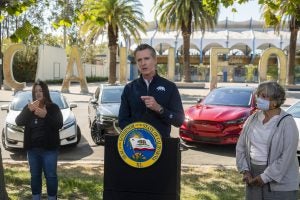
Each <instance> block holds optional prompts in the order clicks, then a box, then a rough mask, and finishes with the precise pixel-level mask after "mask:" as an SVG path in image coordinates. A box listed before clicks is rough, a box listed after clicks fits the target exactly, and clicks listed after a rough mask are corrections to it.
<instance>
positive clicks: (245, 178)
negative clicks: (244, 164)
mask: <svg viewBox="0 0 300 200" xmlns="http://www.w3.org/2000/svg"><path fill="white" fill-rule="evenodd" d="M252 179H253V177H252V175H251V173H250V172H249V171H245V172H244V173H243V181H244V182H245V183H247V184H249V183H250V182H251V180H252Z"/></svg>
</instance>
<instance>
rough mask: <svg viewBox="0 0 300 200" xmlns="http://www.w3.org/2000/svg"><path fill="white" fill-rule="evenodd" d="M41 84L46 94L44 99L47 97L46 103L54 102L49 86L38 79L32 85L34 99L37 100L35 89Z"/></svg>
mask: <svg viewBox="0 0 300 200" xmlns="http://www.w3.org/2000/svg"><path fill="white" fill-rule="evenodd" d="M37 85H39V86H41V88H42V91H43V96H44V99H45V102H44V103H45V104H46V105H47V104H49V103H52V100H51V97H50V92H49V88H48V85H47V84H46V83H45V82H43V81H41V80H37V81H36V82H35V83H34V84H33V86H32V100H33V101H35V100H36V97H35V94H34V90H35V87H36V86H37Z"/></svg>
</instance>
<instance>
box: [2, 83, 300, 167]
mask: <svg viewBox="0 0 300 200" xmlns="http://www.w3.org/2000/svg"><path fill="white" fill-rule="evenodd" d="M97 85H98V84H96V83H92V84H89V85H88V89H89V94H81V93H80V86H79V84H74V85H71V87H70V93H65V96H66V98H67V100H68V101H69V102H74V103H77V105H78V107H77V108H75V109H73V111H74V113H75V115H76V118H77V121H78V124H79V127H80V129H81V132H82V138H81V141H80V143H79V144H78V146H77V147H66V148H62V149H61V152H60V156H59V161H60V162H92V163H99V164H101V163H103V161H104V147H103V146H97V145H95V144H94V143H93V141H92V139H91V136H90V129H89V126H88V120H87V115H88V113H87V102H88V100H89V99H90V97H91V95H92V93H93V92H94V91H95V89H96V87H97ZM220 85H221V84H220ZM222 85H226V84H222ZM49 87H50V89H54V90H60V89H61V86H59V85H50V86H49ZM27 89H29V90H30V89H31V87H30V86H28V87H26V90H27ZM179 91H180V94H181V97H182V101H183V106H184V107H185V108H186V107H187V106H190V105H191V104H193V103H195V102H196V101H197V99H198V98H200V97H203V96H205V95H206V94H208V92H209V89H208V83H206V85H205V88H179ZM0 93H1V95H0V105H3V104H7V103H9V101H10V100H11V99H12V95H13V91H7V90H3V89H2V90H0ZM288 97H289V98H288V99H287V101H286V106H288V105H290V104H292V103H294V102H295V101H297V100H298V99H299V97H300V93H299V92H297V91H295V92H289V93H288ZM5 116H6V112H4V111H1V112H0V120H1V122H2V123H1V124H0V130H2V128H3V123H4V119H5ZM171 135H172V137H178V128H175V127H173V128H172V133H171ZM1 147H2V144H1ZM1 149H2V157H3V162H19V161H25V160H26V154H25V153H24V152H23V151H6V150H4V149H3V148H1ZM170 153H171V152H170ZM181 157H182V164H183V165H224V166H234V165H235V146H234V145H229V146H219V145H206V144H201V145H194V146H190V147H189V149H188V150H186V151H182V155H181Z"/></svg>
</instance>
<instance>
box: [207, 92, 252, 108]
mask: <svg viewBox="0 0 300 200" xmlns="http://www.w3.org/2000/svg"><path fill="white" fill-rule="evenodd" d="M251 98H252V91H250V90H241V89H224V88H222V89H221V88H220V89H215V90H213V91H211V92H210V93H209V94H208V95H207V97H206V98H205V100H204V104H208V105H222V106H241V107H249V106H250V104H251Z"/></svg>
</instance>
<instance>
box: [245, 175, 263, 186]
mask: <svg viewBox="0 0 300 200" xmlns="http://www.w3.org/2000/svg"><path fill="white" fill-rule="evenodd" d="M249 184H250V185H252V186H258V187H262V186H263V185H264V184H265V183H264V181H263V180H262V179H261V177H260V176H259V175H258V176H256V177H254V178H253V179H252V180H251V181H250V183H249Z"/></svg>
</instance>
